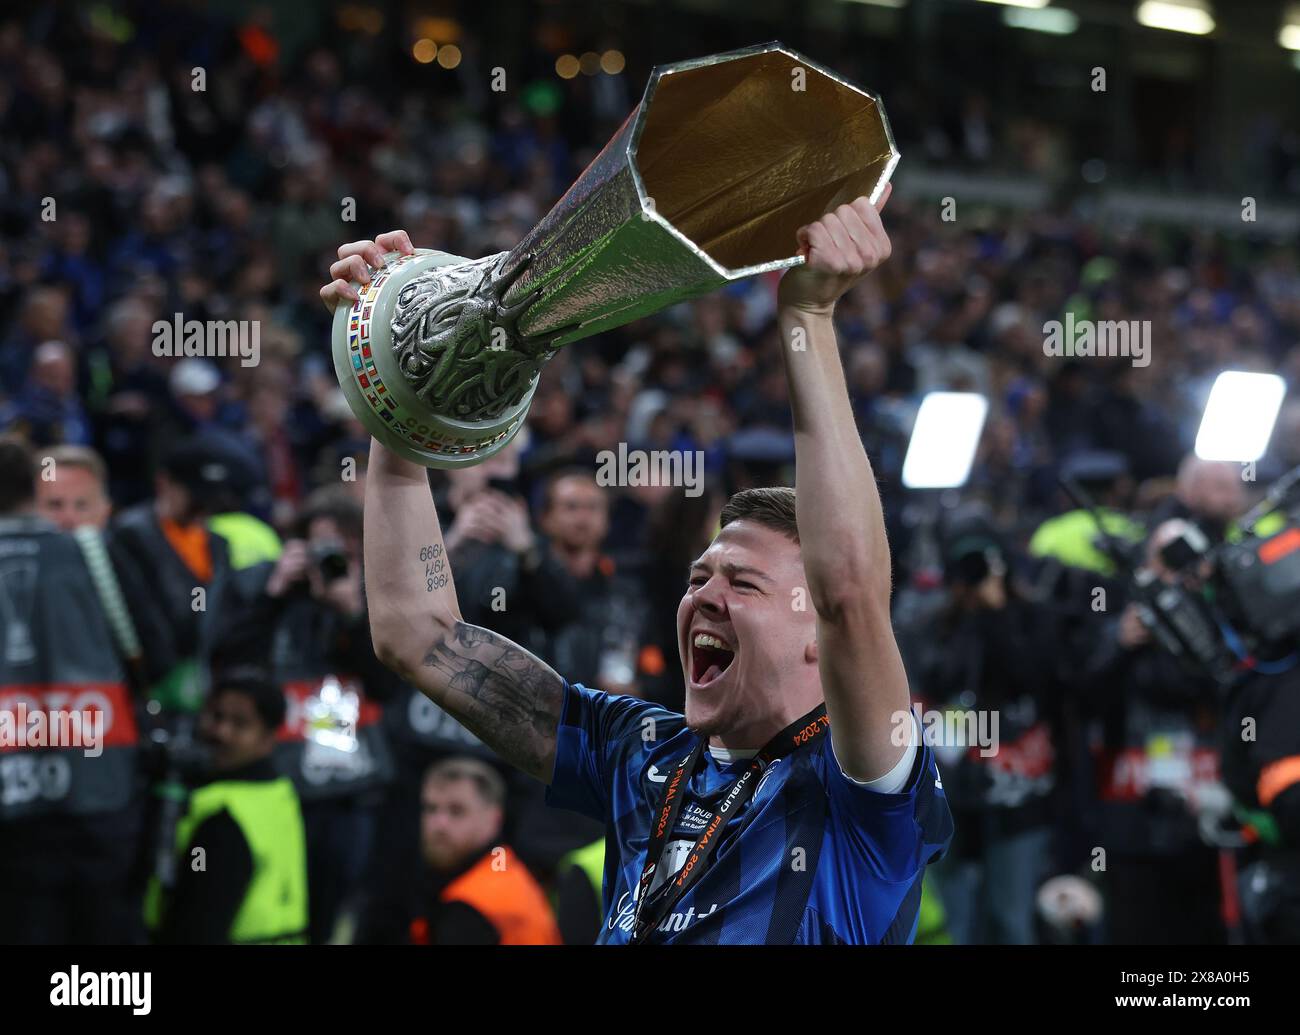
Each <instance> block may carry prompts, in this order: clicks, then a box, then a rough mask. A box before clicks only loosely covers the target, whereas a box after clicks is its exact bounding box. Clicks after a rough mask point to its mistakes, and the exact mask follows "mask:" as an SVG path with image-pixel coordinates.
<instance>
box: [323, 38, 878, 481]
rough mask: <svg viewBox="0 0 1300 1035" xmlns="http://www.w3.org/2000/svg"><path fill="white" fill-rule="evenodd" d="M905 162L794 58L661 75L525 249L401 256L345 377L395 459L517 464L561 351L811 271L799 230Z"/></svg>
mask: <svg viewBox="0 0 1300 1035" xmlns="http://www.w3.org/2000/svg"><path fill="white" fill-rule="evenodd" d="M898 158H899V155H898V151H897V149H896V148H895V146H894V138H893V134H892V133H891V132H890V129H889V123H888V121H887V119H886V118H885V110H884V108H883V107H882V106H881V103H880V101H879V99H878V98H877V97H875V96H874V95H872V94H870V93H868V92H867V91H865V90H863V89H861V88H859V87H857V86H854V85H853V84H852V83H849V82H847V81H845V80H844V79H842V78H840V77H839V76H837V75H835V73H833V72H831V71H830V70H829V69H826V68H824V67H822V66H821V65H819V64H817V63H816V62H815V61H810V60H809V59H808V58H806V57H803V56H802V55H800V54H797V53H795V52H794V51H792V50H790V49H789V48H787V47H785V46H783V45H781V44H780V43H769V44H765V45H762V46H757V47H749V48H746V49H744V50H737V51H733V52H731V53H727V54H716V55H713V56H711V57H706V58H700V59H698V60H694V61H683V62H679V63H677V64H672V65H664V66H660V67H656V68H655V70H654V71H653V73H652V74H651V76H650V82H649V84H648V85H647V86H646V90H645V94H644V96H643V97H642V99H641V102H640V104H638V105H637V107H636V108H635V109H634V110H633V111H632V113H631V114H630V115H629V116H628V117H627V119H626V120H625V121H624V123H623V125H622V127H621V128H620V129H619V131H618V132H617V133H616V134H615V135H614V137H613V139H612V140H610V142H609V143H608V144H606V145H605V147H604V149H603V150H602V151H601V152H600V154H599V155H598V156H597V157H596V159H595V160H594V161H593V162H592V163H591V165H590V166H588V167H587V169H586V171H585V172H583V174H582V175H581V176H580V177H579V178H578V181H577V182H576V183H574V185H573V186H572V187H570V188H569V190H568V191H567V192H566V193H565V195H564V197H562V198H561V199H560V200H559V202H557V203H556V205H555V207H554V208H552V209H551V211H550V212H549V213H548V214H547V215H546V217H545V218H544V219H543V220H542V221H541V222H540V223H538V225H537V226H536V227H534V228H533V230H532V232H531V233H529V234H528V235H527V236H526V237H525V238H524V239H523V240H522V241H521V242H520V243H519V244H518V246H516V247H515V248H514V249H512V250H511V251H509V252H500V253H498V254H496V255H489V256H487V257H485V258H482V259H466V258H462V257H461V256H457V255H448V254H446V253H445V252H438V251H430V250H428V249H421V250H419V251H418V252H417V253H416V254H414V255H401V254H399V253H396V252H394V253H390V254H389V255H388V256H386V257H385V262H384V265H383V266H381V267H379V268H378V269H376V270H374V271H372V276H371V281H370V283H369V284H364V285H363V284H357V285H354V286H355V287H356V288H357V291H358V293H359V295H360V297H359V299H358V301H357V302H355V303H354V304H352V305H351V306H340V307H339V308H338V309H337V310H336V311H335V316H334V328H333V354H334V367H335V371H336V373H337V374H338V378H339V383H340V384H341V385H342V387H343V392H344V395H345V396H346V397H347V400H348V403H349V405H350V406H351V407H352V411H353V413H355V414H356V415H357V417H358V418H359V419H360V420H361V422H362V423H363V424H364V425H365V426H366V428H367V429H368V430H369V431H370V432H371V434H373V435H374V436H375V437H376V438H377V439H378V440H379V441H380V442H382V443H383V444H384V445H385V446H387V447H388V448H389V449H392V450H393V451H395V452H396V453H398V454H400V455H401V456H404V457H406V458H408V459H410V460H413V461H415V462H416V463H419V464H423V465H425V466H426V467H444V468H449V467H463V466H469V465H472V464H476V463H479V462H481V461H483V460H485V459H487V457H489V456H491V455H492V454H493V453H495V452H497V450H499V449H501V448H502V447H503V446H505V444H506V443H507V442H509V441H510V439H511V438H512V437H513V436H514V435H515V434H516V433H517V432H518V431H519V428H520V427H521V426H522V425H523V421H524V417H525V416H526V414H527V413H528V407H529V404H530V403H531V401H532V396H533V391H534V389H535V388H536V386H537V378H538V375H539V373H540V372H541V369H542V366H543V365H544V364H545V363H546V361H547V360H548V359H550V357H551V356H553V355H554V354H555V352H556V350H557V349H559V348H560V347H562V346H564V345H567V344H568V343H569V342H572V341H577V340H578V339H579V338H585V337H588V336H589V335H592V334H597V333H599V332H600V331H604V330H608V329H609V328H611V327H617V326H620V325H621V324H625V323H628V322H630V321H632V320H635V319H637V318H639V317H642V316H646V315H648V314H650V313H653V312H656V311H658V310H660V309H663V308H665V307H666V306H670V305H673V304H674V303H677V302H681V301H683V300H685V299H690V298H695V297H698V296H700V295H703V294H706V293H708V292H710V291H712V290H714V289H715V288H718V287H720V286H722V285H723V284H726V283H728V282H730V281H735V280H740V279H741V278H743V277H749V276H753V275H754V274H757V273H764V272H767V271H769V270H779V269H785V268H787V267H790V266H796V265H798V264H800V263H802V262H803V261H804V260H803V258H802V257H801V256H800V255H799V254H798V250H797V249H798V245H797V241H796V239H795V232H796V230H797V229H798V228H799V227H800V226H803V225H804V224H806V223H810V222H813V221H814V220H816V219H818V218H820V217H821V216H822V215H824V214H825V213H826V212H828V211H830V210H831V209H833V208H835V207H836V206H838V205H841V204H844V203H846V202H849V201H852V200H853V199H854V198H857V197H860V196H862V195H867V196H868V197H870V198H871V200H872V201H874V200H876V199H877V198H878V197H879V195H880V192H881V191H882V190H883V189H884V186H885V184H886V183H887V182H888V180H889V177H890V175H891V174H892V173H893V171H894V167H895V166H896V165H897V164H898Z"/></svg>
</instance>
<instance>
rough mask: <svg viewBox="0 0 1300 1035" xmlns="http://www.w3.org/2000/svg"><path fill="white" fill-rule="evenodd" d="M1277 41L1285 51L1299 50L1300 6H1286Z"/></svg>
mask: <svg viewBox="0 0 1300 1035" xmlns="http://www.w3.org/2000/svg"><path fill="white" fill-rule="evenodd" d="M1277 41H1278V43H1280V44H1281V45H1282V46H1284V47H1286V49H1287V50H1300V4H1288V5H1287V8H1286V14H1285V15H1284V16H1283V20H1282V27H1281V28H1280V29H1278V30H1277Z"/></svg>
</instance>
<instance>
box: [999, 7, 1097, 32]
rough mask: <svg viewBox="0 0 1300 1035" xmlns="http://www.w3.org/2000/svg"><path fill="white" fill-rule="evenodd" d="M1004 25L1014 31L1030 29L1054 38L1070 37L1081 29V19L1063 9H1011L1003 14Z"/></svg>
mask: <svg viewBox="0 0 1300 1035" xmlns="http://www.w3.org/2000/svg"><path fill="white" fill-rule="evenodd" d="M1002 24H1003V25H1009V26H1011V28H1013V29H1030V30H1032V31H1034V32H1050V33H1051V34H1052V35H1053V36H1068V35H1070V33H1072V32H1073V31H1074V30H1075V29H1077V28H1078V27H1079V17H1078V15H1076V14H1075V13H1074V12H1073V11H1067V10H1065V8H1063V7H1044V8H1041V9H1040V10H1023V9H1020V8H1014V7H1009V8H1007V9H1006V10H1005V11H1003V12H1002Z"/></svg>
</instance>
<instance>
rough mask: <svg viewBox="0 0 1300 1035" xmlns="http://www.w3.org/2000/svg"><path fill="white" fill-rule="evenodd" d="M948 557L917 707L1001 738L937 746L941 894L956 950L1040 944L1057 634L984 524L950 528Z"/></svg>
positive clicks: (969, 521) (930, 622)
mask: <svg viewBox="0 0 1300 1035" xmlns="http://www.w3.org/2000/svg"><path fill="white" fill-rule="evenodd" d="M941 549H942V552H943V562H944V582H945V589H944V591H943V594H942V595H941V596H940V597H939V600H938V608H937V613H935V614H934V615H933V617H929V618H922V619H920V625H919V627H918V628H917V629H916V630H914V632H915V634H916V635H915V639H916V640H917V641H918V642H921V643H923V646H921V647H920V648H919V649H918V650H916V651H915V652H914V654H913V659H912V664H911V665H910V666H909V667H910V668H911V670H912V671H913V672H914V674H915V677H916V679H915V685H916V687H917V696H918V697H921V698H923V699H925V700H926V702H927V704H928V705H929V706H930V707H933V708H936V709H938V710H941V711H943V712H944V713H945V714H946V716H947V715H954V713H955V716H957V717H961V718H963V720H965V721H963V722H962V723H959V724H958V725H957V726H956V727H955V728H957V729H964V730H965V731H966V732H967V733H969V731H970V730H971V729H972V727H974V728H975V729H976V730H979V731H983V732H989V733H992V737H991V742H985V743H981V744H974V743H970V742H969V740H968V739H967V738H965V737H964V736H963V737H960V738H957V742H955V743H954V742H952V741H950V740H949V739H948V737H947V736H946V735H945V737H944V739H943V741H942V742H941V743H936V744H935V754H936V756H937V757H938V758H939V761H940V765H941V766H942V771H943V774H944V789H945V791H946V792H947V794H948V800H949V804H950V807H951V808H952V811H953V817H954V825H955V827H956V833H955V834H954V836H953V842H952V847H951V848H950V850H949V854H948V857H947V858H946V859H944V860H943V862H941V863H939V865H938V866H937V868H936V869H937V876H938V886H939V889H940V893H941V895H942V898H943V904H944V907H945V908H946V910H947V913H948V922H949V929H950V930H951V933H952V936H953V939H954V941H956V942H958V943H959V944H973V943H993V944H1019V945H1023V944H1032V943H1034V942H1035V941H1036V940H1037V939H1036V935H1035V928H1034V901H1035V899H1034V896H1035V894H1036V892H1037V890H1038V885H1039V884H1040V883H1041V882H1042V880H1043V879H1044V878H1045V877H1046V876H1047V875H1048V873H1049V872H1050V865H1051V863H1050V855H1051V849H1052V803H1053V799H1054V797H1055V792H1056V785H1057V774H1056V767H1057V763H1056V756H1057V750H1056V745H1055V742H1056V736H1055V732H1054V729H1053V726H1054V725H1055V716H1054V710H1055V704H1054V701H1055V695H1054V694H1053V692H1052V690H1053V683H1052V680H1051V676H1050V675H1049V673H1050V672H1051V671H1052V666H1051V664H1050V652H1051V639H1050V637H1049V635H1048V633H1049V630H1048V629H1047V627H1046V626H1045V624H1044V623H1043V621H1042V620H1041V618H1040V614H1039V611H1038V610H1037V609H1036V608H1035V607H1033V606H1032V605H1031V604H1030V603H1029V602H1028V601H1026V600H1025V599H1023V598H1022V596H1021V595H1020V593H1019V591H1018V589H1017V587H1016V584H1015V582H1014V580H1013V579H1012V577H1011V571H1010V567H1011V564H1010V558H1009V556H1008V552H1007V549H1006V547H1005V545H1004V544H1003V542H1002V540H1001V537H1000V536H999V535H998V533H997V532H996V530H995V529H994V528H993V527H992V525H991V524H990V523H989V522H988V521H987V519H986V518H985V517H984V516H983V515H981V514H978V513H969V514H967V515H965V516H961V517H958V518H956V519H954V520H952V521H951V522H949V524H948V527H947V528H946V529H945V530H944V532H943V534H942V544H941ZM968 716H975V717H978V718H977V721H976V722H975V723H971V722H970V721H969V720H968V719H966V717H968ZM994 721H996V725H993V722H994ZM944 728H945V730H947V729H948V728H949V724H948V722H947V721H945V723H944Z"/></svg>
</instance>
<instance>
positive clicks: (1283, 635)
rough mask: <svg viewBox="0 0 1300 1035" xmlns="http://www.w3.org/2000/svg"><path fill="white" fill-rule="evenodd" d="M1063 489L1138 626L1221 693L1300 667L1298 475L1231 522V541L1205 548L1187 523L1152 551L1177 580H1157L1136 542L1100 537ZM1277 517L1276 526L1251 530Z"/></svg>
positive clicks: (1083, 502) (1077, 495)
mask: <svg viewBox="0 0 1300 1035" xmlns="http://www.w3.org/2000/svg"><path fill="white" fill-rule="evenodd" d="M1061 484H1062V487H1063V488H1064V489H1065V491H1066V492H1067V493H1068V494H1069V495H1070V496H1071V498H1073V499H1074V501H1075V502H1076V503H1078V504H1079V505H1080V506H1082V507H1085V508H1086V509H1087V510H1089V511H1090V512H1091V513H1092V514H1093V517H1094V519H1096V521H1097V528H1098V531H1099V533H1100V534H1099V538H1098V543H1097V545H1098V546H1099V547H1100V548H1101V549H1102V551H1103V552H1104V553H1105V554H1106V555H1107V556H1108V557H1109V558H1110V559H1111V561H1112V562H1113V563H1114V564H1115V565H1116V567H1117V568H1118V569H1119V570H1120V571H1122V572H1124V573H1125V574H1126V575H1127V576H1128V579H1129V585H1130V587H1131V589H1132V591H1133V599H1134V602H1135V603H1136V605H1137V607H1138V610H1139V614H1140V616H1141V618H1142V621H1143V623H1144V624H1145V625H1146V626H1147V628H1148V629H1150V630H1151V632H1152V635H1153V636H1154V638H1155V640H1156V642H1157V643H1159V644H1160V646H1161V647H1163V648H1164V649H1165V650H1167V651H1168V652H1169V653H1170V654H1172V655H1173V656H1174V657H1176V658H1178V659H1179V660H1180V661H1182V662H1184V663H1185V664H1186V665H1187V666H1188V668H1189V669H1190V670H1192V671H1194V672H1197V673H1199V674H1202V675H1205V676H1208V677H1210V678H1211V679H1213V680H1214V681H1215V682H1216V683H1217V684H1219V685H1220V686H1221V687H1224V688H1225V689H1226V688H1227V687H1229V686H1231V685H1232V684H1233V683H1235V682H1236V681H1237V680H1238V679H1240V678H1241V677H1242V676H1243V675H1245V674H1247V673H1249V672H1257V673H1260V674H1262V675H1271V674H1275V673H1279V672H1284V671H1286V670H1287V669H1289V668H1291V667H1292V666H1294V665H1296V664H1298V663H1300V467H1296V468H1295V469H1293V470H1291V471H1289V472H1288V473H1287V474H1285V475H1283V476H1282V477H1281V478H1279V479H1278V480H1277V481H1276V482H1274V483H1273V485H1272V486H1270V487H1269V489H1268V491H1267V492H1266V493H1265V494H1264V497H1263V499H1261V500H1260V501H1259V503H1258V504H1256V505H1255V506H1254V507H1252V508H1251V509H1250V510H1249V511H1248V512H1247V513H1246V514H1245V515H1244V516H1243V517H1242V518H1241V519H1240V520H1239V521H1238V522H1237V527H1238V528H1239V529H1240V531H1241V533H1242V534H1241V537H1240V538H1239V539H1238V540H1237V541H1235V542H1223V543H1217V544H1211V543H1210V541H1209V540H1208V538H1206V536H1205V535H1204V534H1203V533H1202V532H1201V531H1200V530H1199V529H1198V528H1196V526H1195V525H1192V524H1190V523H1189V524H1188V526H1187V527H1186V529H1184V530H1183V531H1182V533H1181V534H1180V535H1178V536H1177V537H1175V538H1174V539H1171V540H1170V541H1169V542H1167V543H1165V544H1164V545H1163V546H1162V547H1161V550H1160V555H1159V556H1160V561H1161V564H1162V565H1163V566H1164V567H1165V568H1167V569H1168V570H1169V571H1171V572H1173V573H1175V578H1174V579H1172V580H1166V579H1162V578H1161V577H1160V576H1159V575H1158V574H1157V573H1156V572H1154V571H1152V570H1151V568H1150V567H1148V566H1147V565H1146V564H1145V563H1144V558H1143V557H1142V556H1141V549H1142V547H1141V544H1136V543H1126V542H1121V541H1120V540H1118V539H1116V538H1115V537H1114V536H1113V535H1111V534H1110V533H1109V532H1107V531H1106V529H1105V527H1104V525H1103V523H1102V522H1101V520H1100V519H1099V518H1098V515H1097V510H1096V506H1095V504H1094V503H1093V502H1092V500H1091V499H1089V498H1088V495H1087V493H1086V492H1084V490H1083V489H1082V488H1080V487H1079V486H1078V485H1077V484H1076V483H1075V482H1073V480H1071V479H1068V478H1063V479H1061ZM1272 515H1276V517H1275V518H1273V521H1272V525H1274V526H1276V525H1277V521H1278V520H1279V519H1280V521H1281V525H1280V527H1272V528H1271V529H1270V530H1269V531H1268V532H1266V533H1261V532H1260V531H1259V530H1258V526H1259V525H1260V523H1261V522H1262V521H1263V520H1264V519H1265V518H1266V517H1270V516H1272Z"/></svg>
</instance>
